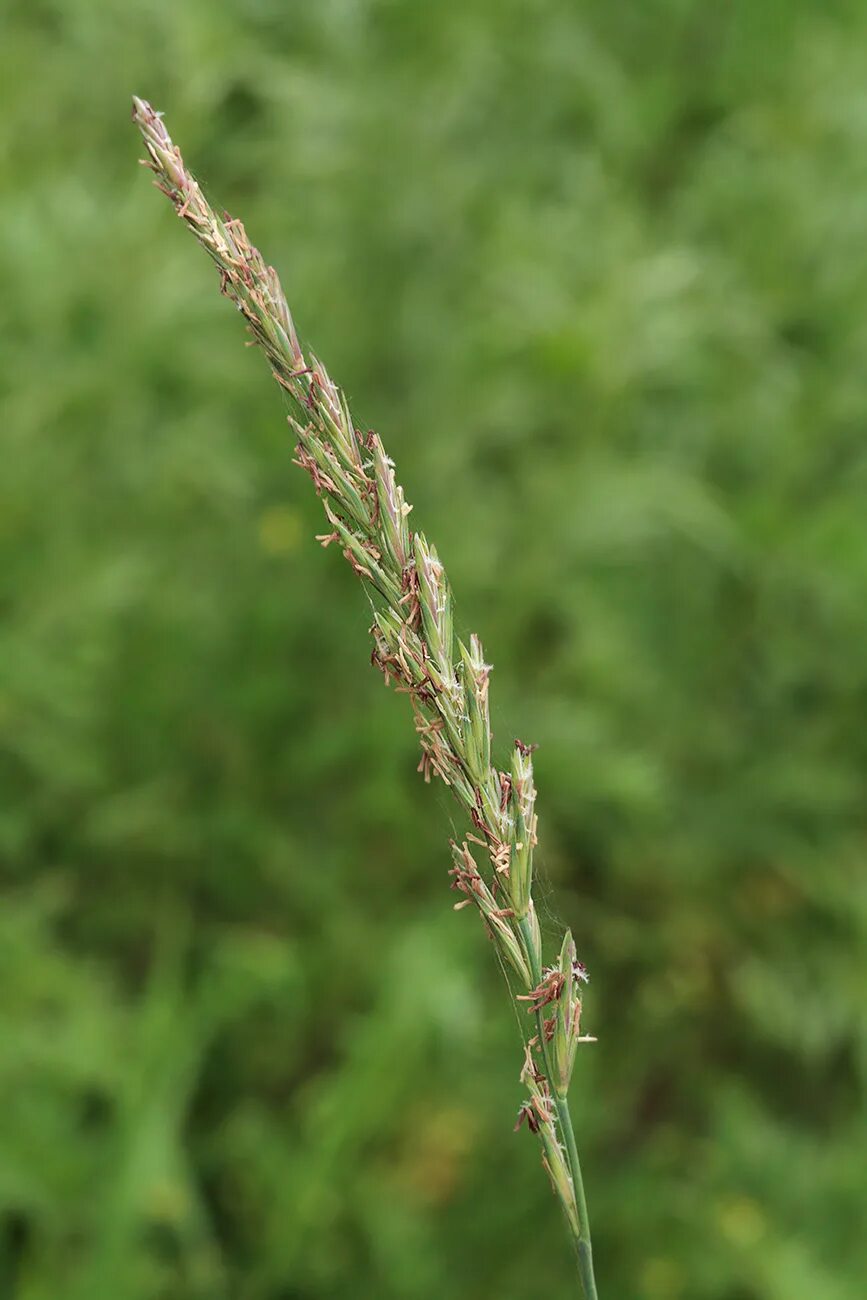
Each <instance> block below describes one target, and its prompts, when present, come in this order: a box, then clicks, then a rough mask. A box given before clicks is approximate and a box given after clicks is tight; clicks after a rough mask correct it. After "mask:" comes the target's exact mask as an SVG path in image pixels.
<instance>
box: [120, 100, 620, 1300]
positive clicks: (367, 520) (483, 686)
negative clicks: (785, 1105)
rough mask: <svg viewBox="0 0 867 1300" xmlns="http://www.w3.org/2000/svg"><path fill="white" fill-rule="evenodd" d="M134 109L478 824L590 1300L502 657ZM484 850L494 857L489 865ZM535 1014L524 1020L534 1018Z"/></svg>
mask: <svg viewBox="0 0 867 1300" xmlns="http://www.w3.org/2000/svg"><path fill="white" fill-rule="evenodd" d="M133 119H134V121H135V123H136V124H137V126H138V127H139V129H140V131H141V134H142V137H143V139H144V143H145V146H146V149H147V154H148V156H147V158H146V159H145V160H144V161H145V165H146V166H147V167H149V168H150V169H151V171H153V173H154V176H155V180H156V184H157V186H158V187H159V189H161V190H162V192H163V193H164V194H165V195H166V196H167V197H168V198H169V199H170V201H171V202H172V204H173V205H174V207H175V210H176V212H177V214H178V216H180V217H181V218H182V219H183V221H184V222H185V224H186V225H187V226H188V227H189V228H190V230H191V231H192V232H193V234H194V235H195V236H196V238H197V239H198V241H199V243H200V244H201V245H202V247H203V248H204V249H205V250H206V252H207V253H208V254H209V255H210V257H211V259H212V260H213V262H214V263H215V265H216V267H217V270H218V272H219V276H220V288H221V290H222V292H223V293H224V294H225V295H226V296H227V297H228V298H229V299H231V301H232V302H233V303H234V304H235V306H236V307H237V308H238V310H239V311H240V312H241V314H242V315H243V316H244V318H245V320H246V323H247V326H248V328H249V330H250V332H251V334H252V336H253V339H254V340H255V342H256V343H257V344H258V345H259V347H260V348H261V349H262V351H263V352H264V354H265V356H266V358H267V360H268V363H269V365H270V367H271V372H272V374H273V376H274V378H275V379H276V381H277V383H278V384H279V385H280V386H281V388H283V389H284V391H285V392H286V393H288V394H289V396H290V398H291V399H292V402H293V413H292V414H291V415H290V417H289V422H290V424H291V425H292V428H293V430H294V434H295V437H296V438H297V446H296V463H297V464H298V465H300V466H301V467H302V468H303V469H305V470H306V471H307V472H308V474H309V475H310V478H311V479H312V481H313V486H314V488H315V489H316V492H317V493H318V495H319V496H320V497H321V499H322V502H323V506H324V510H325V515H326V518H327V531H326V532H324V533H322V534H321V535H320V537H319V539H318V540H319V541H320V542H321V543H322V545H323V546H329V545H330V544H332V543H334V544H336V545H337V546H338V547H339V548H340V549H341V550H342V552H343V555H344V556H345V558H346V559H347V561H348V562H349V564H350V565H351V566H352V568H353V569H354V570H355V572H356V573H357V574H358V576H359V578H361V579H362V581H363V582H365V583H367V584H368V586H369V589H370V590H371V594H372V599H373V603H374V606H375V610H376V612H375V617H374V622H373V626H372V627H371V634H372V637H373V654H372V659H373V662H374V664H375V665H377V666H378V667H379V668H380V670H381V671H382V673H383V675H384V677H385V680H386V682H387V683H392V682H393V683H395V685H396V688H397V690H399V691H401V692H404V693H405V694H407V695H408V696H409V697H410V701H411V704H412V709H413V715H414V719H415V727H416V731H417V733H418V737H419V743H420V745H421V751H422V754H421V762H420V764H419V770H420V771H421V772H422V773H423V775H424V777H425V780H427V781H429V780H430V779H431V777H432V776H436V777H438V778H439V779H440V780H442V781H443V782H445V784H446V785H448V786H450V787H451V789H452V791H453V793H454V795H455V798H456V799H457V801H458V802H459V803H460V804H461V806H462V808H463V810H464V813H465V814H466V816H467V817H468V819H469V822H470V823H471V826H472V830H471V831H470V832H469V833H468V834H467V836H466V838H465V839H464V840H463V841H462V842H461V843H459V844H458V843H455V844H453V845H452V859H453V865H452V868H451V873H450V874H451V876H452V886H453V888H454V889H455V890H457V891H458V893H460V894H461V895H462V898H461V899H460V900H459V901H458V902H457V903H456V904H455V906H456V907H457V908H463V907H466V906H468V905H473V906H475V907H476V909H477V910H478V912H479V913H480V915H481V918H482V921H483V922H484V925H485V927H486V929H487V932H488V934H489V936H490V937H491V939H492V941H493V943H494V945H495V947H496V949H497V951H498V953H499V955H500V957H501V958H502V961H503V966H504V970H508V971H510V972H512V976H513V978H514V980H516V981H517V983H518V984H520V985H521V990H520V992H519V993H518V995H517V996H518V999H519V1000H520V1001H521V1002H522V1004H524V1005H525V1006H526V1009H527V1012H528V1015H529V1018H530V1020H529V1023H530V1025H531V1026H532V1028H531V1029H530V1030H529V1031H528V1033H527V1034H526V1036H525V1054H524V1065H523V1068H522V1070H521V1081H522V1083H523V1084H524V1086H525V1088H526V1090H527V1097H526V1100H525V1101H524V1103H523V1104H522V1106H521V1109H520V1111H519V1117H518V1126H519V1127H520V1126H521V1125H522V1124H524V1123H526V1125H527V1127H528V1128H529V1129H530V1131H531V1132H532V1133H534V1134H535V1135H536V1136H537V1138H538V1140H539V1143H540V1146H541V1154H542V1162H543V1164H544V1166H545V1169H546V1170H547V1172H548V1175H549V1177H550V1180H551V1184H552V1187H553V1188H554V1191H555V1193H556V1195H557V1197H558V1198H559V1200H560V1202H561V1204H562V1207H563V1211H564V1215H565V1219H566V1223H567V1224H568V1227H569V1230H570V1234H571V1236H572V1238H573V1241H574V1244H575V1247H576V1253H577V1260H578V1272H579V1277H580V1280H581V1285H582V1288H583V1291H584V1295H585V1297H586V1298H587V1300H596V1295H597V1292H596V1285H595V1281H594V1276H593V1262H592V1252H591V1245H590V1229H589V1223H588V1217H587V1207H586V1203H585V1198H584V1189H583V1185H582V1179H581V1168H580V1164H579V1161H578V1153H577V1149H576V1144H575V1135H574V1131H573V1127H572V1120H571V1116H570V1112H569V1107H568V1102H567V1091H568V1087H569V1081H570V1078H571V1075H572V1069H573V1065H574V1061H575V1055H576V1050H577V1046H578V1044H579V1043H584V1042H588V1041H592V1040H590V1039H588V1038H587V1036H585V1035H581V1034H580V1032H579V1020H580V1013H581V999H580V996H579V993H578V989H579V986H580V984H581V982H582V981H584V980H586V973H585V971H584V968H583V966H582V965H581V964H580V963H579V962H578V960H577V958H576V955H575V946H574V943H573V941H572V936H571V934H568V933H567V934H566V935H565V937H564V939H563V944H562V948H561V951H560V955H559V958H558V961H557V963H556V965H554V966H551V967H548V968H546V967H545V966H544V963H543V956H542V942H541V936H540V931H539V924H538V921H537V918H536V912H535V908H534V905H533V898H532V885H533V850H534V847H535V844H536V812H535V803H536V788H535V785H534V783H533V763H532V747H531V746H528V745H524V744H522V743H521V741H516V742H515V746H514V751H513V754H512V760H511V765H510V768H509V770H507V771H500V770H498V769H497V768H496V767H495V766H493V765H492V763H491V728H490V718H489V708H488V688H489V681H490V673H491V667H490V665H489V664H487V663H486V662H485V658H484V654H483V651H482V645H481V642H480V641H479V639H478V637H476V636H471V637H470V639H469V645H465V644H464V643H463V642H462V641H460V640H458V639H457V638H456V637H455V635H454V631H453V622H452V593H451V587H450V585H449V582H448V579H447V577H446V573H445V570H444V569H443V566H442V564H441V562H440V560H439V557H438V556H437V553H436V550H435V548H434V547H433V546H432V545H431V544H430V543H429V542H428V541H427V539H426V538H425V536H424V535H423V534H422V533H420V532H413V531H412V530H411V529H410V527H409V516H410V511H411V507H410V506H409V505H408V504H407V502H406V500H405V497H404V493H403V489H402V488H401V487H400V486H399V484H398V483H397V480H396V478H395V474H394V466H393V464H392V462H391V460H390V459H389V458H388V456H387V455H386V452H385V450H384V448H383V446H382V443H381V441H380V439H379V437H378V436H377V435H376V434H375V433H370V432H368V433H361V431H360V430H359V429H358V428H356V426H355V425H354V423H353V421H352V417H351V415H350V412H349V408H348V406H347V403H346V399H345V397H344V396H343V394H342V393H341V391H340V389H339V388H337V386H336V385H335V384H334V383H333V382H332V380H331V379H330V378H329V376H328V374H327V372H326V370H325V368H324V366H323V365H322V363H321V362H320V361H319V360H317V358H316V357H314V356H313V355H312V354H309V355H306V354H305V353H304V352H303V351H302V349H301V346H300V344H299V342H298V335H297V333H296V331H295V326H294V324H293V321H292V316H291V314H290V311H289V308H288V305H287V303H286V299H285V297H284V295H283V291H282V288H281V286H280V281H279V279H278V277H277V273H276V271H275V270H274V268H273V267H271V266H268V265H266V263H265V262H264V260H263V259H262V256H261V254H260V253H259V252H258V250H257V249H256V248H254V247H253V245H252V244H251V243H250V241H249V239H248V238H247V234H246V231H245V230H244V227H243V225H242V224H241V222H240V221H238V220H235V219H233V218H231V217H229V216H228V215H226V214H223V215H222V216H220V215H218V214H217V212H216V211H215V210H214V209H213V208H212V207H211V206H210V204H209V203H208V202H207V200H206V199H205V197H204V195H203V193H202V191H201V189H200V187H199V185H198V184H197V183H196V181H195V180H194V178H193V177H192V175H191V174H190V173H189V171H188V170H187V168H186V166H185V164H184V161H183V158H182V157H181V154H180V151H179V150H178V149H177V147H176V146H175V145H174V144H173V143H172V141H171V138H170V137H169V134H168V132H167V131H166V128H165V126H164V125H163V122H162V118H161V116H160V114H158V113H156V112H155V111H154V110H153V109H152V108H151V106H150V105H149V104H147V103H146V102H145V101H143V100H141V99H134V100H133ZM477 857H478V858H479V859H480V860H481V861H482V863H483V869H482V868H480V867H479V864H478V862H477V860H476V859H477ZM522 1018H523V1017H522Z"/></svg>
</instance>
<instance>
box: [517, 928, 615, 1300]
mask: <svg viewBox="0 0 867 1300" xmlns="http://www.w3.org/2000/svg"><path fill="white" fill-rule="evenodd" d="M518 926H519V928H520V931H521V935H522V937H523V939H524V948H525V951H526V953H527V959H528V961H529V964H530V973H531V975H532V977H533V984H534V986H535V987H536V988H538V986H539V984H541V982H542V964H541V961H540V959H539V955H538V953H537V951H536V946H535V944H534V942H533V931H532V928H531V926H530V921H529V918H528V917H524V918H523V919H522V920H521V921H519V922H518ZM536 1031H537V1034H538V1037H539V1042H540V1044H541V1047H542V1055H543V1057H544V1060H545V1071H546V1073H547V1075H548V1083H549V1086H550V1088H551V1092H552V1095H553V1097H554V1104H555V1106H556V1109H557V1123H558V1124H559V1127H560V1133H561V1135H562V1138H563V1141H564V1143H565V1146H566V1159H567V1162H568V1164H569V1173H570V1175H571V1178H572V1188H573V1191H574V1193H575V1208H576V1210H577V1214H578V1229H579V1230H578V1233H577V1234H575V1233H574V1230H573V1229H572V1226H571V1222H570V1218H569V1216H568V1215H567V1216H566V1221H567V1223H570V1232H572V1235H573V1238H574V1245H575V1251H576V1254H577V1256H578V1276H579V1277H580V1279H581V1289H582V1290H583V1292H584V1296H585V1300H598V1294H597V1291H596V1278H595V1276H594V1274H593V1246H592V1243H591V1241H590V1216H589V1214H588V1213H587V1198H586V1196H585V1194H584V1179H583V1178H582V1176H581V1161H580V1160H579V1159H578V1147H577V1145H576V1142H575V1130H574V1128H573V1127H572V1115H571V1113H570V1111H569V1103H568V1101H567V1099H566V1098H565V1097H560V1096H558V1095H557V1094H556V1092H555V1091H554V1077H555V1076H554V1068H553V1062H552V1060H551V1052H550V1048H549V1045H548V1041H547V1039H546V1037H545V1022H544V1018H543V1016H542V1012H541V1011H537V1012H536Z"/></svg>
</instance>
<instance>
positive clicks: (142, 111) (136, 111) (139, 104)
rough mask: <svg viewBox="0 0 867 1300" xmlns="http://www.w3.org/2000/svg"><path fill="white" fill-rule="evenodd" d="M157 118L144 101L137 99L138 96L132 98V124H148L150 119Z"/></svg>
mask: <svg viewBox="0 0 867 1300" xmlns="http://www.w3.org/2000/svg"><path fill="white" fill-rule="evenodd" d="M153 117H157V114H156V113H155V112H154V110H153V109H152V108H151V106H150V104H149V103H148V102H147V100H146V99H139V97H138V95H133V97H132V120H133V121H134V122H139V123H142V122H148V121H150V119H151V118H153Z"/></svg>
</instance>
